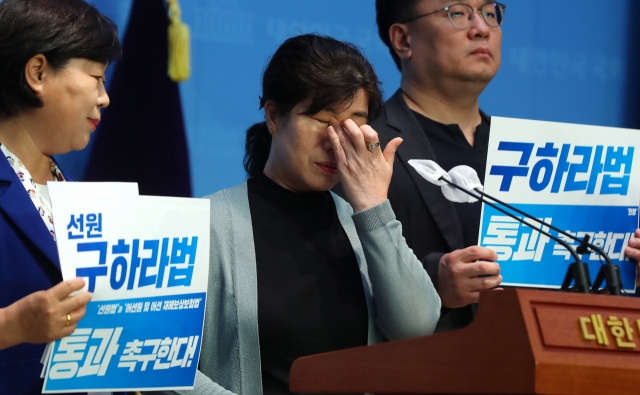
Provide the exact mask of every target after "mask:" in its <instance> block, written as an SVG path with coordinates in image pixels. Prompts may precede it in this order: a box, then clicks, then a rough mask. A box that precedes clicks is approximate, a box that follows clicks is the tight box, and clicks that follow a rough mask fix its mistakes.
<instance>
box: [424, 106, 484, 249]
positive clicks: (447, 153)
mask: <svg viewBox="0 0 640 395" xmlns="http://www.w3.org/2000/svg"><path fill="white" fill-rule="evenodd" d="M413 114H414V115H415V116H416V119H418V122H419V123H420V126H422V129H423V130H424V132H425V134H426V135H427V138H428V139H429V143H430V144H431V148H433V152H434V153H435V155H436V158H437V161H436V162H437V163H438V164H439V165H440V167H442V168H443V169H444V170H446V171H449V170H451V169H452V168H454V167H456V166H460V165H467V166H469V167H472V168H473V169H474V170H475V171H476V173H478V177H479V178H480V182H482V184H484V173H485V169H486V167H487V150H488V147H489V122H488V119H486V118H485V117H482V123H480V125H478V126H477V127H476V133H475V136H474V144H473V146H472V145H471V144H469V142H468V141H467V138H466V137H465V136H464V133H462V130H461V129H460V126H458V125H457V124H452V125H444V124H441V123H439V122H436V121H434V120H432V119H429V118H427V117H425V116H424V115H422V114H419V113H417V112H415V111H413ZM454 206H455V207H456V211H457V212H458V216H459V217H460V223H461V225H462V234H463V238H464V245H465V246H466V247H468V246H472V245H477V244H478V232H479V230H480V211H481V209H482V203H481V202H475V203H454Z"/></svg>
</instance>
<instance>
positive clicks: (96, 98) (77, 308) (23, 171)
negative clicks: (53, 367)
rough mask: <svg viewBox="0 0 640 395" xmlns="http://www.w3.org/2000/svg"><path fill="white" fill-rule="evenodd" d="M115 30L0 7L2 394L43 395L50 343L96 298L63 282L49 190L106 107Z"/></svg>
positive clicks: (79, 13) (81, 5) (91, 21)
mask: <svg viewBox="0 0 640 395" xmlns="http://www.w3.org/2000/svg"><path fill="white" fill-rule="evenodd" d="M119 56H120V44H119V42H118V35H117V28H116V26H115V24H114V23H113V22H112V21H110V20H109V19H108V18H106V17H105V16H103V15H102V14H100V13H99V12H98V11H97V10H96V9H95V8H94V7H93V6H91V5H89V4H88V3H86V2H85V1H83V0H5V1H3V2H1V3H0V151H2V155H1V157H0V393H2V394H39V393H40V391H41V388H42V380H41V379H40V372H41V370H42V365H41V363H40V358H41V357H42V354H43V352H44V348H45V344H46V343H47V342H50V341H53V340H56V339H59V338H61V337H63V336H66V335H69V334H70V333H72V332H73V331H74V330H75V326H76V324H77V322H78V320H80V319H81V318H82V316H83V315H84V312H85V306H86V304H87V302H88V301H89V300H90V299H91V295H90V294H89V293H87V292H84V293H80V294H77V295H75V296H69V295H70V294H71V293H72V292H73V291H77V290H79V289H81V288H82V287H83V285H84V281H83V280H82V279H79V278H78V279H73V280H69V281H65V282H62V275H61V273H60V264H59V261H58V253H57V249H56V243H55V233H54V227H53V217H52V215H51V204H50V200H49V197H48V191H47V186H46V184H47V182H48V181H66V180H67V179H68V176H66V175H65V174H64V173H62V172H61V171H60V169H59V167H58V165H57V164H56V162H55V161H54V160H53V155H56V154H64V153H67V152H69V151H72V150H80V149H82V148H84V147H85V146H86V145H87V143H88V142H89V136H90V134H91V133H92V132H93V131H94V130H95V128H96V126H97V125H98V123H99V122H100V110H101V109H102V108H104V107H106V106H108V105H109V97H108V96H107V93H106V92H105V86H104V82H105V81H104V72H105V69H106V67H107V65H108V63H109V62H111V61H112V60H115V59H116V58H118V57H119Z"/></svg>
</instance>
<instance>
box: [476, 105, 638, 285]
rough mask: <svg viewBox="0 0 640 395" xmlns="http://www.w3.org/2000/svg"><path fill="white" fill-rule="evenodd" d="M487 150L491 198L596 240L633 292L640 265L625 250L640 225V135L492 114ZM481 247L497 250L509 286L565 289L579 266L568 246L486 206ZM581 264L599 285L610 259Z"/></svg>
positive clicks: (586, 259) (590, 257)
mask: <svg viewBox="0 0 640 395" xmlns="http://www.w3.org/2000/svg"><path fill="white" fill-rule="evenodd" d="M636 147H638V148H637V149H636ZM488 150H489V152H488V157H487V167H486V176H485V181H484V187H485V192H486V193H487V194H489V195H491V196H494V197H496V198H497V199H500V200H502V201H504V202H507V203H510V204H512V205H514V206H516V207H517V208H518V209H520V210H522V211H524V212H526V213H528V214H531V215H533V216H535V217H536V218H538V219H541V220H544V221H545V222H547V223H549V224H551V225H553V226H556V227H558V228H559V229H561V230H563V231H566V232H567V233H569V234H572V235H575V236H577V237H579V238H583V237H584V236H585V235H589V236H590V242H591V243H592V244H594V245H596V246H598V247H600V248H602V249H603V250H604V251H605V252H606V253H607V254H608V255H609V257H610V258H611V260H612V261H613V263H614V264H616V265H618V266H619V267H620V271H621V274H622V283H623V288H624V289H625V290H626V291H627V292H633V291H634V289H635V278H636V275H635V273H636V265H635V263H634V262H633V261H630V260H629V259H628V258H627V257H626V256H625V254H624V247H625V246H626V245H627V244H628V241H629V239H630V238H631V236H632V235H633V232H634V231H635V229H636V228H637V227H638V204H639V203H640V131H638V130H629V129H618V128H608V127H597V126H587V125H573V124H564V123H555V122H541V121H529V120H520V119H510V118H499V117H492V119H491V135H490V138H489V149H488ZM518 216H519V217H520V218H522V219H525V218H523V217H522V216H520V215H518ZM526 221H527V222H528V223H531V224H532V225H533V227H534V228H537V229H542V230H544V231H547V232H549V233H551V234H552V235H554V236H558V237H559V238H560V239H562V240H564V241H566V242H567V243H568V244H569V245H571V246H572V247H573V248H576V247H578V245H579V243H577V242H575V241H573V240H571V239H570V238H568V237H566V236H564V235H561V234H557V232H555V231H553V230H549V229H548V228H547V227H543V226H541V225H540V224H538V223H536V222H534V221H531V220H528V219H527V220H526ZM478 244H480V245H482V246H485V247H490V248H492V249H494V250H495V251H496V252H497V253H498V256H499V258H498V263H500V266H501V274H502V276H503V279H504V281H503V284H504V285H517V286H527V287H541V288H558V287H559V286H560V285H561V284H562V281H563V279H564V276H565V274H566V271H567V266H568V265H569V264H571V263H572V262H573V258H572V256H571V255H570V253H569V252H568V251H567V250H566V249H565V248H564V247H563V246H562V245H560V244H558V243H557V242H555V241H553V240H551V239H550V238H549V237H547V236H544V235H542V234H541V233H539V232H537V231H535V230H533V229H531V228H530V227H528V226H526V225H524V224H521V223H519V222H518V221H516V220H515V219H513V218H510V217H508V216H506V215H504V214H503V213H501V212H499V211H497V210H495V209H493V208H491V207H489V206H488V205H486V204H483V207H482V217H481V226H480V234H479V243H478ZM582 261H583V262H585V263H587V264H588V265H589V272H590V275H591V281H592V282H593V280H594V279H595V277H596V275H597V274H598V271H599V270H600V266H601V265H602V264H603V262H604V260H603V259H601V257H600V256H599V255H598V254H597V253H592V254H588V255H584V256H582Z"/></svg>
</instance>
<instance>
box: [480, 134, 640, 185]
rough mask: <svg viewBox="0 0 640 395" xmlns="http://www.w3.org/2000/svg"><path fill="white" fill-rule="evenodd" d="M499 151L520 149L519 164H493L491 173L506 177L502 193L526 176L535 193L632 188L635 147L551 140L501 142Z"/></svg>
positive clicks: (503, 178)
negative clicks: (584, 144)
mask: <svg viewBox="0 0 640 395" xmlns="http://www.w3.org/2000/svg"><path fill="white" fill-rule="evenodd" d="M498 151H511V152H519V153H520V159H519V160H518V163H510V164H508V165H492V166H491V169H490V171H489V174H490V175H491V176H497V177H502V181H501V184H500V191H501V192H508V191H509V190H510V189H511V184H512V182H513V180H514V179H515V178H517V177H523V178H526V179H527V180H528V184H529V187H530V188H531V190H532V191H534V192H542V191H547V192H551V193H556V194H557V193H560V192H573V191H584V192H586V194H587V195H593V194H598V195H621V196H626V195H627V193H628V190H629V179H630V176H631V168H632V166H633V155H634V147H631V146H629V147H622V146H620V147H617V146H602V145H597V146H582V145H572V144H556V143H552V142H547V143H545V144H544V145H539V146H537V147H536V144H535V143H528V142H514V141H501V142H500V143H499V145H498Z"/></svg>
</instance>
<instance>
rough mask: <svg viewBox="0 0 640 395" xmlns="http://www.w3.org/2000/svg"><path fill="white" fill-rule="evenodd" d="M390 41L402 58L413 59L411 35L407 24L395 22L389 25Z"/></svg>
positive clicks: (405, 59)
mask: <svg viewBox="0 0 640 395" xmlns="http://www.w3.org/2000/svg"><path fill="white" fill-rule="evenodd" d="M389 41H390V42H391V46H392V47H393V50H394V51H395V52H396V54H397V55H398V57H399V58H400V60H404V61H407V60H409V59H411V37H410V36H409V28H408V27H407V25H406V24H402V23H394V24H393V25H391V27H389Z"/></svg>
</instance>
